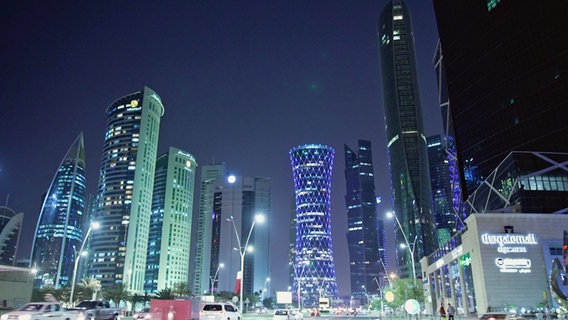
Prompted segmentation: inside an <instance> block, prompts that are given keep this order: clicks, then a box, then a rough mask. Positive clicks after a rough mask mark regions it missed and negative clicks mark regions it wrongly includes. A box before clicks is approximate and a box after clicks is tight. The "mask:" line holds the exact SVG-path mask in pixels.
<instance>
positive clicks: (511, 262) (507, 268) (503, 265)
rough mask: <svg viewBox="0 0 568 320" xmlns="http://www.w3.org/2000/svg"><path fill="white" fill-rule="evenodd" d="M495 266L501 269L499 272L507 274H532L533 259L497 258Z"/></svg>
mask: <svg viewBox="0 0 568 320" xmlns="http://www.w3.org/2000/svg"><path fill="white" fill-rule="evenodd" d="M495 264H496V265H497V267H499V271H501V272H507V273H517V272H518V273H530V272H531V259H524V258H519V259H514V258H505V259H503V258H497V259H495Z"/></svg>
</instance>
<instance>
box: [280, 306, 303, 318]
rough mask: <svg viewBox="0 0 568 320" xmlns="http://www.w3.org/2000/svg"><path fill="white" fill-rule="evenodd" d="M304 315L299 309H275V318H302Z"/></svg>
mask: <svg viewBox="0 0 568 320" xmlns="http://www.w3.org/2000/svg"><path fill="white" fill-rule="evenodd" d="M302 319H304V315H303V314H302V313H301V312H300V311H299V310H294V309H278V310H275V311H274V317H273V320H302Z"/></svg>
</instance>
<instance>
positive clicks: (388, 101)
mask: <svg viewBox="0 0 568 320" xmlns="http://www.w3.org/2000/svg"><path fill="white" fill-rule="evenodd" d="M377 37H378V44H379V62H380V67H381V74H382V83H383V97H384V110H385V122H386V136H387V148H388V154H389V167H390V176H391V188H392V192H393V199H394V214H395V215H396V217H397V218H398V220H399V221H400V225H401V226H402V230H401V229H400V228H396V233H395V236H396V242H397V246H396V250H397V257H398V266H399V268H400V271H401V273H402V276H404V277H411V275H412V272H411V265H412V263H411V261H410V260H411V252H410V251H411V250H413V251H414V258H415V261H416V262H418V260H420V258H422V257H423V256H425V255H428V254H430V253H431V252H433V251H434V249H435V248H436V244H437V241H436V235H435V229H436V225H435V222H434V217H433V213H432V195H431V193H432V191H431V186H430V177H429V172H428V153H427V151H426V136H425V135H424V128H423V124H422V107H421V104H420V92H419V89H418V77H417V71H416V58H415V52H414V38H413V35H412V24H411V18H410V14H409V11H408V8H407V7H406V4H405V3H404V1H402V0H393V1H389V2H388V4H387V5H386V6H385V8H384V9H383V12H382V13H381V15H380V17H379V22H378V25H377ZM405 239H406V240H405ZM406 242H408V243H406ZM403 243H404V244H407V245H408V244H410V248H400V247H399V246H398V244H403ZM413 243H415V244H413ZM416 265H417V266H419V264H418V263H416ZM417 270H418V269H417ZM417 273H419V272H417Z"/></svg>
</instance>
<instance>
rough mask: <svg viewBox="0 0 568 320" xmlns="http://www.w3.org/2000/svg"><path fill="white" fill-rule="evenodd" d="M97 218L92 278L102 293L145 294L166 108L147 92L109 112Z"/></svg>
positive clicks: (120, 102) (121, 100)
mask: <svg viewBox="0 0 568 320" xmlns="http://www.w3.org/2000/svg"><path fill="white" fill-rule="evenodd" d="M106 113H107V127H106V132H105V142H104V147H103V154H102V161H101V169H100V178H99V188H98V196H99V199H98V202H99V203H98V210H97V214H96V217H95V218H96V219H97V221H98V222H99V223H100V225H101V227H100V228H99V229H98V230H97V231H96V232H93V234H92V236H91V237H92V241H91V252H90V253H89V254H90V256H89V258H90V259H89V260H90V268H89V269H90V270H89V274H90V275H91V276H93V277H95V278H96V279H98V280H100V281H101V285H102V286H103V288H108V287H112V286H114V285H115V284H118V283H122V284H123V285H124V286H125V288H126V289H128V290H130V291H131V292H138V293H140V292H142V291H143V289H144V273H145V271H146V255H147V249H148V248H147V247H148V232H149V228H150V217H151V208H152V191H153V185H154V172H155V167H156V153H157V148H158V134H159V128H160V118H161V117H162V115H163V114H164V106H163V104H162V101H161V99H160V97H159V96H158V95H157V94H156V92H154V91H153V90H152V89H150V88H148V87H144V89H143V90H142V91H139V92H135V93H132V94H129V95H126V96H124V97H122V98H119V99H118V100H116V101H115V102H113V103H112V104H111V105H110V106H109V107H108V108H107V109H106Z"/></svg>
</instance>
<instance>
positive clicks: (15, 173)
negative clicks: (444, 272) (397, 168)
mask: <svg viewBox="0 0 568 320" xmlns="http://www.w3.org/2000/svg"><path fill="white" fill-rule="evenodd" d="M407 2H408V5H409V7H410V8H411V10H412V11H413V12H415V14H414V16H413V18H414V19H417V20H418V22H416V21H414V22H415V26H416V25H418V26H420V27H419V28H416V29H417V30H415V32H416V34H415V38H416V40H417V42H418V43H419V44H418V45H417V51H419V52H420V53H419V55H420V58H419V72H420V73H421V74H422V75H423V78H422V81H423V82H424V86H422V93H421V94H422V95H425V96H426V97H427V98H426V99H424V101H429V102H427V103H423V104H424V106H425V107H426V108H427V110H428V111H425V114H428V115H429V116H431V119H430V120H428V121H427V124H428V125H429V126H430V128H429V130H430V131H429V132H428V133H429V134H430V133H435V132H437V131H439V123H440V119H439V118H440V113H439V110H438V106H437V100H436V93H437V90H436V83H435V77H434V71H433V65H432V57H433V55H434V49H435V45H436V38H437V36H436V34H435V30H436V28H435V22H434V20H433V13H432V8H431V6H432V5H431V3H424V2H422V1H407ZM385 3H386V1H364V2H358V3H356V4H351V3H345V2H332V3H329V2H324V1H319V2H318V1H316V2H310V3H298V5H297V6H293V5H289V4H288V3H274V4H267V3H261V2H254V3H250V4H238V5H237V4H229V3H225V4H219V5H212V6H211V7H210V6H208V5H203V4H184V5H182V8H180V7H177V6H175V5H172V4H167V5H162V6H159V7H156V6H154V5H151V4H146V3H141V4H139V5H137V6H136V7H135V8H133V7H132V6H129V5H126V4H120V3H113V4H110V5H109V6H105V7H104V8H103V7H100V6H96V5H91V4H87V5H86V6H84V7H82V8H75V7H74V6H72V5H66V4H58V5H57V6H59V7H57V8H56V9H57V10H53V11H52V10H51V9H53V7H52V6H50V11H49V12H53V14H52V15H48V16H45V15H43V14H42V12H45V11H46V9H45V8H43V7H42V6H45V5H44V4H40V5H37V6H35V7H26V5H25V4H11V5H10V6H11V7H10V8H9V9H8V10H7V12H9V13H10V14H9V15H8V17H7V19H5V20H4V21H3V22H2V24H3V25H5V26H6V28H5V29H6V30H7V35H6V37H8V43H10V44H11V45H10V49H9V50H7V51H5V52H3V53H2V55H3V56H4V57H5V58H6V61H9V62H10V63H8V66H7V68H6V69H7V70H6V72H5V76H4V77H5V79H6V81H5V82H4V84H3V87H4V89H5V91H6V92H7V93H8V94H6V95H4V96H3V97H1V98H0V99H2V100H1V101H2V103H3V105H5V106H8V107H7V108H3V109H2V111H0V113H1V117H0V118H1V119H2V124H3V125H2V126H1V127H2V129H0V130H2V131H1V133H2V137H5V138H3V139H2V141H0V148H1V150H3V156H2V158H1V159H0V170H2V171H1V172H0V197H2V198H3V200H4V199H8V194H9V195H10V196H9V199H8V200H7V202H8V206H9V207H10V208H12V209H14V210H15V211H16V212H24V213H25V215H26V218H25V220H26V222H25V223H24V230H27V231H26V232H28V233H29V230H30V229H33V227H31V228H30V222H29V220H28V219H31V220H33V219H36V217H37V214H38V213H39V207H40V200H41V195H42V194H43V192H45V191H46V189H47V185H48V183H49V180H50V177H49V176H50V175H51V170H50V169H49V168H53V167H55V166H56V165H57V162H58V159H57V157H56V156H50V155H52V154H53V155H56V154H63V153H64V151H65V150H64V149H65V148H66V147H65V146H63V145H60V144H58V141H61V140H63V141H67V140H70V139H72V137H73V136H76V135H77V134H78V132H80V131H84V132H85V141H86V154H87V163H86V167H87V171H88V172H87V176H88V177H87V181H88V186H87V189H88V191H89V193H91V194H92V193H94V190H95V189H96V181H97V180H98V172H97V170H98V166H99V165H100V153H101V150H102V146H103V143H102V137H103V136H104V135H103V132H104V126H105V125H104V109H105V108H106V107H107V106H108V105H109V104H110V103H111V102H112V101H113V100H114V99H115V98H116V97H118V96H122V95H124V94H125V93H128V92H133V91H134V90H137V89H139V88H140V87H142V86H144V85H149V86H150V87H152V88H153V89H155V90H156V91H157V92H159V93H160V96H161V98H162V99H163V100H164V105H165V106H166V113H165V115H164V117H163V119H162V124H161V126H162V128H161V132H160V137H161V138H160V143H159V149H160V150H159V151H160V152H163V151H164V150H165V148H167V147H168V146H170V145H175V146H179V147H180V148H183V149H184V150H187V151H188V152H190V153H191V154H193V155H195V157H196V159H197V161H198V162H199V163H202V164H206V163H211V162H224V163H226V164H227V166H228V170H229V171H232V172H236V173H238V174H239V175H255V176H257V175H258V176H267V177H271V178H272V179H273V185H274V190H273V194H274V200H273V201H274V203H273V208H274V209H273V213H274V219H276V220H275V221H274V222H272V221H270V222H269V225H270V228H271V230H272V231H274V230H278V226H279V225H282V223H285V224H288V222H289V221H288V216H289V208H290V204H291V201H292V196H291V194H292V191H293V187H292V183H291V175H290V171H289V164H288V156H287V152H288V150H289V148H291V147H292V146H294V145H299V144H303V143H325V144H328V145H331V146H333V147H334V148H336V149H341V147H342V146H343V144H345V143H347V144H354V142H356V141H357V139H359V138H364V139H368V140H371V142H372V144H373V150H374V155H373V158H374V160H375V161H376V162H377V164H376V166H375V171H376V174H377V178H376V180H375V182H376V185H377V189H378V190H377V194H378V195H379V196H381V197H382V199H383V202H384V203H385V206H387V205H390V190H388V188H389V182H388V172H387V171H386V166H387V165H386V163H387V161H386V141H385V138H384V132H382V131H383V130H381V127H382V126H383V125H384V124H383V121H382V117H383V115H382V111H381V105H382V98H381V95H380V89H379V88H380V85H379V83H380V76H379V67H378V63H377V46H376V35H375V26H376V21H377V18H378V15H379V14H380V11H381V10H382V7H383V6H384V4H385ZM234 12H241V13H242V16H239V15H234V14H233V13H234ZM274 12H278V15H275V14H274ZM125 13H128V14H125ZM182 13H184V14H182ZM315 13H317V14H315ZM418 13H419V14H418ZM185 14H187V15H188V16H189V17H188V16H186V15H185ZM24 16H25V17H30V16H31V17H38V19H36V22H37V24H38V28H34V29H28V28H26V27H24V26H23V25H21V22H20V21H21V18H22V17H24ZM156 17H162V19H161V20H166V22H167V23H165V24H163V25H161V26H158V23H145V24H140V23H139V21H142V20H143V21H156V20H160V19H156ZM139 19H141V20H139ZM221 21H223V23H221ZM227 26H230V27H227ZM260 26H262V28H260ZM32 42H33V44H34V45H33V46H30V43H32ZM146 44H147V45H146ZM152 47H157V48H152ZM39 52H41V55H38V53H39ZM428 87H430V89H429V90H428V89H424V88H428ZM31 92H33V93H34V94H30V93H31ZM430 95H431V97H429V98H428V96H430ZM281 111H285V112H281ZM347 115H349V116H347ZM45 119H50V121H45ZM355 123H357V124H359V125H357V126H354V124H355ZM63 124H65V126H63ZM63 127H64V129H63ZM315 128H317V129H315ZM329 128H333V130H329ZM38 137H40V138H41V139H40V140H38ZM227 137H231V139H228V138H227ZM251 138H252V139H251ZM22 145H34V147H33V148H26V147H22ZM342 157H343V155H341V154H338V155H337V159H336V163H343V159H342ZM22 158H25V159H30V161H33V162H34V163H36V164H37V165H35V166H33V167H31V168H27V169H25V170H24V169H23V168H22V167H21V165H20V164H19V163H17V162H18V161H19V160H20V159H22ZM342 170H343V168H342V166H336V167H335V168H334V173H333V175H334V176H335V181H334V186H333V190H332V228H333V231H332V233H333V234H335V235H336V237H334V249H335V250H334V251H335V254H336V255H338V254H340V255H342V256H346V243H345V239H344V237H342V236H341V235H342V234H344V233H345V230H346V212H345V208H344V200H343V199H342V198H343V196H344V194H345V192H344V190H343V189H344V187H343V186H344V182H343V180H342V179H343V178H342V174H341V172H342ZM195 212H196V211H195V210H194V213H195ZM31 225H35V223H34V222H32V223H31ZM24 234H25V233H24ZM273 234H274V232H273ZM275 234H277V233H275ZM286 236H287V235H286ZM275 237H277V235H275ZM23 238H25V236H22V239H23ZM283 242H285V243H287V240H285V241H283ZM272 243H278V241H273V242H272ZM22 247H23V248H22V250H25V249H24V247H25V246H24V245H23V246H22ZM28 248H29V245H28ZM272 249H273V250H271V252H274V256H275V257H276V258H275V259H277V261H285V262H283V263H272V267H273V269H272V270H271V273H272V274H274V277H271V278H273V279H274V280H275V282H274V283H272V284H271V289H273V290H285V289H286V288H287V285H288V283H287V282H288V281H287V277H286V276H285V275H287V271H288V268H287V246H284V247H283V248H280V247H277V246H275V245H273V246H272ZM28 251H29V249H28ZM25 255H27V253H25V252H24V253H22V252H20V253H19V256H20V257H22V256H25ZM278 259H281V260H278ZM280 265H282V266H281V267H280ZM284 265H286V266H284ZM276 266H278V267H276ZM336 267H337V268H338V270H342V271H343V272H338V274H347V273H348V272H347V270H348V266H347V265H346V264H342V265H340V264H338V265H337V266H336ZM391 267H392V266H391ZM279 278H280V280H279ZM278 281H279V282H280V283H278ZM338 285H339V286H340V288H349V280H345V279H338ZM340 291H341V293H343V294H345V293H346V292H348V291H349V289H340ZM341 293H340V294H341Z"/></svg>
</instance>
